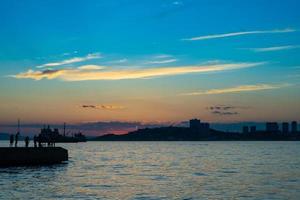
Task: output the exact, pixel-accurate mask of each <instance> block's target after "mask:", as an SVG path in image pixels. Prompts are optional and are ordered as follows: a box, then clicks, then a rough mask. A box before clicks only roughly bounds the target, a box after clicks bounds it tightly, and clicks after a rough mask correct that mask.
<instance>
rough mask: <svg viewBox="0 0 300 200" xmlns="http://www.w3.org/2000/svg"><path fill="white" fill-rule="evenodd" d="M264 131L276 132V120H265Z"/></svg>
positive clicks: (277, 128) (277, 129)
mask: <svg viewBox="0 0 300 200" xmlns="http://www.w3.org/2000/svg"><path fill="white" fill-rule="evenodd" d="M266 131H267V132H278V131H279V127H278V123H277V122H267V123H266Z"/></svg>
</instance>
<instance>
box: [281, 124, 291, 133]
mask: <svg viewBox="0 0 300 200" xmlns="http://www.w3.org/2000/svg"><path fill="white" fill-rule="evenodd" d="M281 131H282V133H288V132H289V131H290V130H289V123H288V122H282V125H281Z"/></svg>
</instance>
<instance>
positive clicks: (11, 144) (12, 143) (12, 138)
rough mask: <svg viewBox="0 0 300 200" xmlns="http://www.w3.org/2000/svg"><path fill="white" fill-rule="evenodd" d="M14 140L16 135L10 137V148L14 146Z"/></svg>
mask: <svg viewBox="0 0 300 200" xmlns="http://www.w3.org/2000/svg"><path fill="white" fill-rule="evenodd" d="M14 140H15V138H14V135H13V134H11V135H10V137H9V146H10V147H13V146H14Z"/></svg>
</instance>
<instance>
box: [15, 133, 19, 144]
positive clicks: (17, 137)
mask: <svg viewBox="0 0 300 200" xmlns="http://www.w3.org/2000/svg"><path fill="white" fill-rule="evenodd" d="M19 135H20V133H19V132H18V133H17V134H16V136H15V147H18V140H19Z"/></svg>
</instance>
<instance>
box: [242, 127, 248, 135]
mask: <svg viewBox="0 0 300 200" xmlns="http://www.w3.org/2000/svg"><path fill="white" fill-rule="evenodd" d="M243 133H244V134H247V133H249V127H248V126H243Z"/></svg>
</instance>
